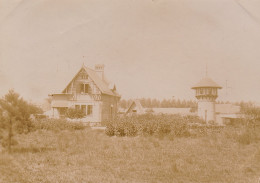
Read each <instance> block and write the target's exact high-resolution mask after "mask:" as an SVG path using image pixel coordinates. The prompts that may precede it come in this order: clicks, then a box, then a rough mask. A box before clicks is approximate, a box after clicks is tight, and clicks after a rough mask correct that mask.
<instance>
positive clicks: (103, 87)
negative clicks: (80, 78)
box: [62, 65, 120, 97]
mask: <svg viewBox="0 0 260 183" xmlns="http://www.w3.org/2000/svg"><path fill="white" fill-rule="evenodd" d="M82 69H84V70H85V71H86V73H87V74H88V76H89V77H90V78H91V79H92V80H93V81H94V83H95V84H96V85H97V87H98V88H99V89H100V91H101V93H103V94H107V95H113V96H118V97H120V95H119V94H118V93H117V92H116V91H113V90H111V89H110V88H109V83H108V81H106V80H102V78H100V77H99V75H98V74H97V73H96V71H94V70H93V69H90V68H88V67H86V66H84V65H83V66H82V68H81V69H80V70H79V71H78V72H77V74H76V75H75V76H74V77H73V79H72V80H71V81H70V82H69V84H68V85H67V86H66V87H65V89H64V90H63V91H62V93H64V92H65V91H66V88H67V87H68V86H69V85H70V84H71V83H72V81H73V80H74V79H75V78H76V77H77V75H78V74H79V73H80V72H81V71H82Z"/></svg>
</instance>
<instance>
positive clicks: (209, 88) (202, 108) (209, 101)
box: [191, 76, 222, 122]
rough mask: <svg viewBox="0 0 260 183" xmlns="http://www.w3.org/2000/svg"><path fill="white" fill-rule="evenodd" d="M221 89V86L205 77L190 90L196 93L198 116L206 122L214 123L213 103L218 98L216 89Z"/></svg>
mask: <svg viewBox="0 0 260 183" xmlns="http://www.w3.org/2000/svg"><path fill="white" fill-rule="evenodd" d="M221 88H222V87H221V86H219V85H218V84H217V83H215V82H214V81H213V80H212V79H210V78H209V77H207V76H206V77H205V78H203V79H202V80H201V81H200V82H199V83H197V84H196V85H194V86H193V87H192V88H191V89H194V90H195V91H196V98H197V99H198V116H199V117H201V118H202V119H204V120H205V121H206V122H209V121H216V115H215V101H216V98H217V97H218V89H221Z"/></svg>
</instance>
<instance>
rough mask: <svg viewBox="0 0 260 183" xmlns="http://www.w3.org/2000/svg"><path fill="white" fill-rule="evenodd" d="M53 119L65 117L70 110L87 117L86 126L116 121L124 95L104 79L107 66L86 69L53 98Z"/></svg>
mask: <svg viewBox="0 0 260 183" xmlns="http://www.w3.org/2000/svg"><path fill="white" fill-rule="evenodd" d="M50 96H51V108H52V114H51V116H52V117H53V118H60V117H63V116H65V114H66V111H67V110H68V109H69V108H76V109H79V110H81V111H83V113H84V115H85V116H84V118H82V119H81V120H82V121H84V122H101V121H106V120H111V119H113V118H115V117H116V115H117V110H118V103H119V100H120V95H119V94H118V93H117V91H116V86H115V85H111V84H110V83H109V82H108V81H107V80H106V78H105V76H104V65H103V64H99V65H95V69H94V70H93V69H90V68H88V67H86V66H84V65H83V66H82V67H81V69H80V70H79V71H78V73H77V74H76V75H75V76H74V77H73V78H72V80H71V81H70V82H69V83H68V84H67V86H66V87H65V88H64V89H63V90H62V91H61V92H60V93H53V94H50Z"/></svg>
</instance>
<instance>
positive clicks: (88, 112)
mask: <svg viewBox="0 0 260 183" xmlns="http://www.w3.org/2000/svg"><path fill="white" fill-rule="evenodd" d="M92 113H93V106H92V105H88V111H87V115H92Z"/></svg>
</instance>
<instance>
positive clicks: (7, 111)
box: [0, 90, 42, 153]
mask: <svg viewBox="0 0 260 183" xmlns="http://www.w3.org/2000/svg"><path fill="white" fill-rule="evenodd" d="M0 110H1V118H2V120H1V123H2V124H1V126H4V129H5V130H6V131H7V138H6V140H7V147H8V152H9V153H10V152H11V145H12V144H13V142H14V141H13V136H14V135H13V132H14V130H13V127H14V126H16V127H17V129H19V130H20V131H19V132H21V133H22V132H29V131H30V128H31V127H32V123H31V119H30V116H31V114H37V113H41V112H42V111H41V109H40V108H38V107H36V106H35V105H33V104H29V103H28V102H26V101H25V100H24V99H23V98H21V97H20V95H19V94H18V93H16V92H14V90H9V92H8V93H7V94H6V95H5V96H4V97H3V98H2V99H0Z"/></svg>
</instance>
